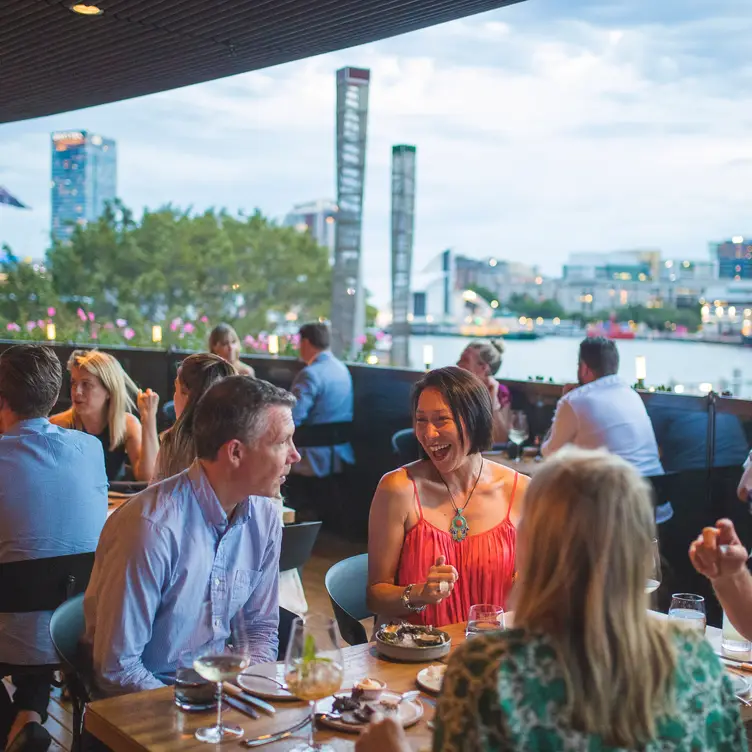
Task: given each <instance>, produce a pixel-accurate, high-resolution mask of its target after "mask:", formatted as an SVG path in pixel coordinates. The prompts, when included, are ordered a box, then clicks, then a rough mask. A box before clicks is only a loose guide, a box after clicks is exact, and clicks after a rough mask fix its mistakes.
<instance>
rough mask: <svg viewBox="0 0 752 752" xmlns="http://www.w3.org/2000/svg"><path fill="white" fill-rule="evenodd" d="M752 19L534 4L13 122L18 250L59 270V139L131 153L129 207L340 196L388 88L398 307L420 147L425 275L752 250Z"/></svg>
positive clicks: (2, 165)
mask: <svg viewBox="0 0 752 752" xmlns="http://www.w3.org/2000/svg"><path fill="white" fill-rule="evenodd" d="M750 37H752V3H751V2H749V0H712V1H709V0H526V2H522V3H520V4H518V5H515V6H512V7H509V8H504V9H502V10H499V11H496V12H493V13H487V14H484V15H480V16H475V17H473V18H469V19H465V20H462V21H458V22H455V23H451V24H445V25H443V26H438V27H434V28H431V29H427V30H424V31H421V32H417V33H414V34H409V35H406V36H402V37H397V38H395V39H391V40H386V41H383V42H378V43H376V44H371V45H367V46H364V47H359V48H354V49H351V50H348V51H345V52H342V53H335V54H330V55H324V56H321V57H318V58H313V59H309V60H304V61H301V62H297V63H291V64H289V65H284V66H280V67H277V68H273V69H269V70H266V71H262V72H258V73H248V74H244V75H241V76H235V77H233V78H229V79H224V80H222V81H216V82H212V83H206V84H201V85H198V86H193V87H188V88H185V89H180V90H177V91H172V92H167V93H164V94H157V95H153V96H150V97H143V98H140V99H134V100H129V101H127V102H120V103H117V104H110V105H105V106H102V107H96V108H90V109H87V110H81V111H79V112H72V113H68V114H66V115H58V116H54V117H48V118H40V119H37V120H31V121H26V122H22V123H16V124H10V125H2V126H0V185H5V186H6V187H7V188H8V189H9V190H10V191H11V193H13V194H15V195H16V196H17V197H18V198H20V199H21V200H22V201H24V202H26V203H28V204H30V205H31V206H32V207H33V210H32V211H30V212H21V211H16V210H12V209H8V208H6V207H0V241H6V242H8V243H9V244H10V245H11V246H12V247H13V249H14V250H15V251H16V252H17V253H18V254H20V255H22V256H24V255H32V256H41V255H42V254H43V253H44V250H45V248H46V242H47V237H48V233H49V224H50V216H49V214H50V195H49V193H50V145H49V133H50V132H51V131H53V130H69V129H85V130H90V131H94V132H97V133H100V134H102V135H105V136H109V137H112V138H115V139H116V140H117V143H118V159H119V162H118V172H119V178H118V183H119V186H118V187H119V195H120V197H121V198H122V199H123V200H124V201H125V202H126V204H128V205H129V206H131V207H132V208H134V209H136V210H140V209H141V208H143V207H150V208H156V207H159V206H160V205H163V204H165V203H167V202H172V203H173V204H175V205H178V206H181V207H187V206H193V207H194V208H195V209H197V210H200V209H204V208H205V207H209V206H217V207H221V206H226V207H228V208H229V209H231V210H237V209H245V210H252V209H253V208H255V207H258V208H260V209H261V210H262V211H263V212H264V213H265V214H267V215H270V216H272V217H278V218H281V217H282V216H283V215H284V214H285V213H286V212H287V210H288V209H289V208H290V207H291V206H292V205H293V204H295V203H298V202H301V201H305V200H308V199H314V198H324V197H332V198H333V197H334V196H335V174H334V103H335V76H334V73H335V71H336V69H337V68H339V67H341V66H343V65H355V66H362V67H368V68H370V69H371V71H372V79H371V80H372V85H371V102H370V116H369V124H368V127H369V133H368V154H367V168H366V169H367V181H366V191H365V211H364V228H363V229H364V234H363V252H364V263H365V275H364V276H365V279H366V281H367V286H368V287H369V288H370V289H371V290H372V291H373V293H374V294H375V296H376V301H377V302H378V303H385V302H387V301H388V298H389V289H390V288H389V284H390V283H389V264H388V258H389V242H390V228H389V203H390V197H389V190H390V175H389V170H390V159H391V145H392V144H395V143H411V144H415V145H417V148H418V197H417V217H416V236H415V258H414V268H415V269H416V270H417V269H420V267H421V266H422V265H424V264H425V263H427V262H428V261H429V260H430V259H431V258H432V257H433V256H434V255H435V254H436V253H437V252H439V251H440V250H442V249H443V248H447V247H451V248H454V249H455V250H456V251H457V252H458V253H464V254H467V255H471V256H478V257H484V256H489V255H494V256H497V257H499V258H507V259H517V260H523V261H527V262H534V263H537V264H539V265H540V266H541V268H542V269H543V271H544V272H546V273H551V274H558V273H559V271H560V267H561V264H562V263H563V262H564V261H565V260H566V257H567V255H568V254H569V253H570V252H573V251H607V250H619V249H628V248H638V247H639V248H643V247H647V248H660V249H661V250H662V251H663V252H664V254H665V255H670V256H673V257H679V256H681V257H687V258H707V254H708V250H707V244H708V241H711V240H718V239H724V238H728V237H730V236H732V235H736V234H744V233H745V232H747V233H752V216H750V211H751V210H752V86H751V85H752V64H751V63H750V62H749V59H748V58H749V55H748V50H749V39H750Z"/></svg>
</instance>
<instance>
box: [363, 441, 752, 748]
mask: <svg viewBox="0 0 752 752" xmlns="http://www.w3.org/2000/svg"><path fill="white" fill-rule="evenodd" d="M654 535H655V523H654V520H653V508H652V503H651V500H650V490H649V488H648V486H647V484H646V483H645V481H644V480H642V479H641V478H640V477H639V475H638V474H637V472H636V471H635V470H634V469H633V468H632V467H631V466H630V465H628V464H627V463H626V462H625V461H624V460H622V459H620V458H619V457H616V456H614V455H609V454H607V453H605V452H603V451H584V450H578V449H571V450H562V451H561V452H560V453H558V454H557V455H556V456H555V457H553V458H551V459H550V460H548V461H547V462H546V464H545V465H544V466H543V467H542V468H541V470H540V471H539V472H538V473H537V474H536V476H535V478H534V479H533V481H532V482H531V484H530V486H529V487H528V492H527V496H526V500H525V516H524V518H523V520H522V524H521V525H520V528H519V540H518V548H517V551H518V566H519V573H520V581H519V584H518V588H519V589H518V590H517V591H516V594H517V604H516V609H515V612H514V629H513V630H511V631H508V632H498V633H496V634H493V635H487V636H483V637H478V638H476V639H474V640H472V641H470V642H467V643H465V644H464V645H462V646H461V647H459V648H458V649H457V650H456V651H455V652H454V654H453V655H452V658H451V659H450V661H449V666H448V668H447V672H446V675H445V677H444V683H443V688H442V694H441V697H440V699H439V704H438V708H437V716H436V730H435V736H434V745H433V749H434V750H437V751H438V750H441V751H442V752H449V751H450V750H491V749H495V750H496V749H504V750H544V749H545V750H569V749H583V750H584V749H587V750H593V751H594V752H600V751H604V752H605V750H616V749H619V750H659V749H660V750H677V751H678V750H689V749H698V750H700V749H704V750H710V749H714V750H721V749H722V750H742V749H746V748H747V747H746V744H747V743H746V738H745V734H744V729H743V726H742V723H741V719H740V716H739V708H738V703H737V701H736V699H735V697H734V692H733V689H732V686H731V682H730V680H729V678H728V677H727V676H726V673H725V671H724V669H723V667H722V666H721V663H720V661H719V660H718V658H717V657H716V656H715V654H714V653H713V649H712V647H711V646H710V644H709V643H708V642H706V641H705V639H704V638H703V635H702V634H701V633H698V632H696V631H693V630H689V629H687V628H682V627H680V626H677V625H675V624H673V623H671V622H668V621H666V620H665V619H660V618H658V617H656V616H652V615H650V614H649V613H648V610H647V605H648V601H647V597H646V595H645V582H646V580H647V577H648V573H649V571H650V567H651V549H652V539H653V537H654ZM387 735H392V736H391V738H392V739H395V741H394V742H393V743H392V744H387V743H384V742H385V739H386V738H387ZM369 736H370V737H371V738H370V739H368V738H367V739H366V740H365V741H364V742H362V743H361V744H360V745H359V746H358V748H357V749H358V752H367V751H369V750H376V749H378V750H379V752H382V750H387V749H392V750H401V749H403V748H404V749H408V747H403V746H402V745H403V744H404V742H405V739H404V736H403V735H401V734H400V730H399V729H394V728H393V727H392V726H387V727H385V728H382V729H380V730H379V729H374V730H373V732H372V734H370V735H369Z"/></svg>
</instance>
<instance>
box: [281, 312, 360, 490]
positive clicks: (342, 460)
mask: <svg viewBox="0 0 752 752" xmlns="http://www.w3.org/2000/svg"><path fill="white" fill-rule="evenodd" d="M331 338H332V335H331V331H330V329H329V326H328V325H327V324H304V325H303V326H301V327H300V359H301V360H302V361H303V362H304V363H305V364H306V366H305V368H303V370H301V371H300V373H298V375H297V376H296V377H295V380H294V381H293V383H292V387H291V388H290V391H291V392H292V393H293V394H294V395H295V397H296V399H297V402H296V404H295V407H294V408H293V410H292V417H293V420H294V421H295V425H296V427H299V426H316V425H321V424H322V423H348V422H351V421H352V419H353V385H352V377H351V376H350V371H349V370H348V368H347V366H346V365H345V364H344V363H343V362H342V361H340V360H337V358H335V357H334V355H333V354H332V352H331V350H330V349H329V348H330V346H331ZM300 455H301V458H302V459H301V461H300V463H299V464H298V465H296V466H295V469H294V470H293V474H294V475H307V476H315V477H317V478H323V477H326V476H327V475H336V474H338V473H341V472H342V470H343V465H344V464H349V465H352V464H354V463H355V456H354V455H353V450H352V446H351V445H350V444H349V443H344V444H336V445H334V446H317V447H309V448H301V449H300Z"/></svg>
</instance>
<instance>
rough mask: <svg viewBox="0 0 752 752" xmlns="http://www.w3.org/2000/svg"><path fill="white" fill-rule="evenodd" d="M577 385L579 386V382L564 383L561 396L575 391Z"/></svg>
mask: <svg viewBox="0 0 752 752" xmlns="http://www.w3.org/2000/svg"><path fill="white" fill-rule="evenodd" d="M577 387H579V384H564V388H563V389H562V390H561V396H562V397H563V396H564V395H565V394H569V393H570V392H573V391H574V390H575V389H577Z"/></svg>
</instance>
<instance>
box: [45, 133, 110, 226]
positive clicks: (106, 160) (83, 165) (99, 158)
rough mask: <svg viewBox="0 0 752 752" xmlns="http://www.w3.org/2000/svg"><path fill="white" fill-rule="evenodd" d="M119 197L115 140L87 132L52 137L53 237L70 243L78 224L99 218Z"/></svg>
mask: <svg viewBox="0 0 752 752" xmlns="http://www.w3.org/2000/svg"><path fill="white" fill-rule="evenodd" d="M116 196H117V150H116V148H115V141H113V140H112V139H110V138H103V137H102V136H98V135H96V134H94V133H87V132H86V131H60V132H57V133H53V134H52V228H51V233H52V236H53V238H57V239H58V240H68V239H69V238H70V237H71V235H72V234H73V231H74V229H75V228H76V226H77V225H80V226H85V225H86V224H87V222H92V221H95V220H97V219H99V217H100V216H101V215H102V212H103V211H104V207H105V204H106V203H107V202H108V201H112V200H113V199H114V198H115V197H116Z"/></svg>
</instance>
